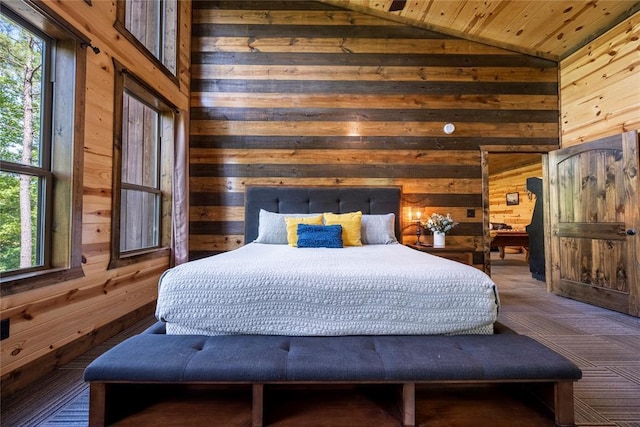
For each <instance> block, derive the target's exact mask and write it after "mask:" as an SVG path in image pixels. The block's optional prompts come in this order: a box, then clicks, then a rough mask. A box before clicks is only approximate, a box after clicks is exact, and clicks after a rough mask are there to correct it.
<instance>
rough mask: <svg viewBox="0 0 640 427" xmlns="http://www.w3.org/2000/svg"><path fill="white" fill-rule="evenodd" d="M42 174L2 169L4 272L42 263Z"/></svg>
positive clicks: (0, 258) (0, 264)
mask: <svg viewBox="0 0 640 427" xmlns="http://www.w3.org/2000/svg"><path fill="white" fill-rule="evenodd" d="M40 188H41V186H40V178H38V177H35V176H30V175H20V174H13V173H6V172H0V199H1V200H2V203H0V272H5V271H10V270H16V269H19V268H29V267H36V266H41V265H42V263H43V262H42V256H41V250H40V249H41V248H40V245H39V243H38V241H39V239H38V237H39V234H40V233H39V224H40V222H41V221H42V220H43V217H42V213H41V212H40V210H39V209H38V201H39V200H40V198H41V194H40Z"/></svg>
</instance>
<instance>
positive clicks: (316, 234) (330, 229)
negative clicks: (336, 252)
mask: <svg viewBox="0 0 640 427" xmlns="http://www.w3.org/2000/svg"><path fill="white" fill-rule="evenodd" d="M298 247H299V248H341V247H342V226H341V225H309V224H298Z"/></svg>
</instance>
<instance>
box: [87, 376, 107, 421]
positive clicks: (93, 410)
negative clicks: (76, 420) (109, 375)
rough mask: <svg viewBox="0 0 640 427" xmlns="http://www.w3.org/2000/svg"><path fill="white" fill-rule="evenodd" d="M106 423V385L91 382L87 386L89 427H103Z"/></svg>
mask: <svg viewBox="0 0 640 427" xmlns="http://www.w3.org/2000/svg"><path fill="white" fill-rule="evenodd" d="M106 423H107V385H106V384H105V383H99V382H92V383H91V385H90V386H89V427H103V426H105V425H106Z"/></svg>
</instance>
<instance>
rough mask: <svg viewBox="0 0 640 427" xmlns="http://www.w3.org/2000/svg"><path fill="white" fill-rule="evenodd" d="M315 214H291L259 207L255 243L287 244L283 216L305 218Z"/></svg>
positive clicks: (285, 225)
mask: <svg viewBox="0 0 640 427" xmlns="http://www.w3.org/2000/svg"><path fill="white" fill-rule="evenodd" d="M316 215H318V214H317V213H315V214H293V213H287V214H284V213H275V212H269V211H265V210H264V209H260V215H259V218H258V237H257V238H256V240H254V242H255V243H266V244H271V245H286V244H287V224H286V223H285V220H284V219H285V217H289V218H305V217H309V216H316Z"/></svg>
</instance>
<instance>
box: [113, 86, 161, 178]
mask: <svg viewBox="0 0 640 427" xmlns="http://www.w3.org/2000/svg"><path fill="white" fill-rule="evenodd" d="M123 103H124V105H123V116H122V117H123V122H122V182H126V183H129V184H137V185H143V186H145V187H153V188H157V187H158V173H157V163H158V139H159V138H158V120H159V115H158V112H157V111H155V110H153V109H152V108H150V107H149V106H147V105H145V104H143V103H142V102H140V101H138V100H137V99H136V98H134V97H132V96H130V95H128V94H127V93H125V94H124V99H123Z"/></svg>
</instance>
